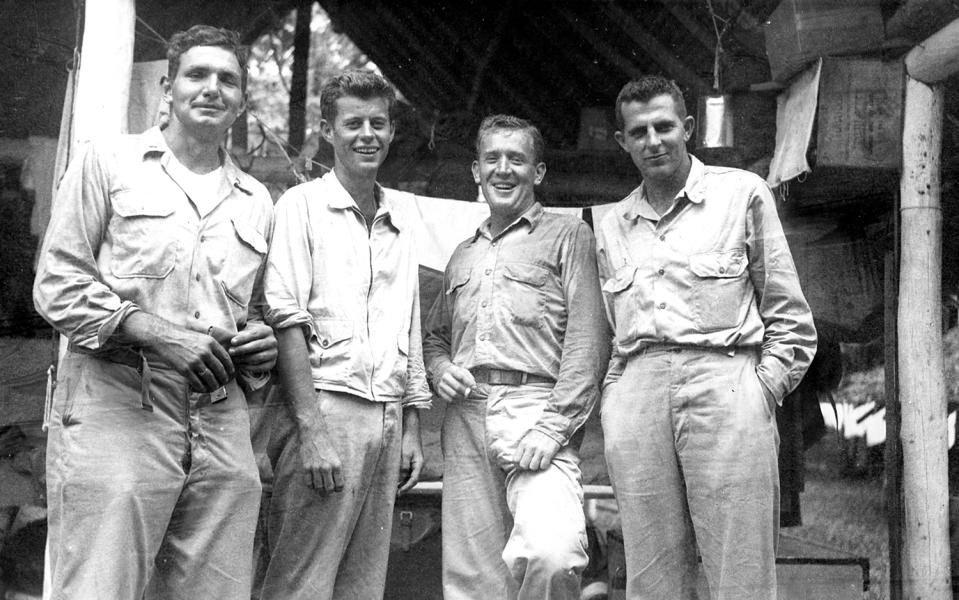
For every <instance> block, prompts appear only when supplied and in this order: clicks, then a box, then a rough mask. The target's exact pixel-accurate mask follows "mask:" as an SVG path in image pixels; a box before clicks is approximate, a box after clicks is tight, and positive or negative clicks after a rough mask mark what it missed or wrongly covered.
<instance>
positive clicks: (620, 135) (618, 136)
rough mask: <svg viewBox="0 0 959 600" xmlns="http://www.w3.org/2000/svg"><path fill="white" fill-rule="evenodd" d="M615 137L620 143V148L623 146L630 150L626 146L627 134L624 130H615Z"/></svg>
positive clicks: (626, 150) (627, 150)
mask: <svg viewBox="0 0 959 600" xmlns="http://www.w3.org/2000/svg"><path fill="white" fill-rule="evenodd" d="M613 138H614V139H615V140H616V143H617V144H619V147H620V148H622V149H623V150H624V151H625V152H627V153H628V152H629V149H628V148H627V147H626V136H625V135H623V132H622V131H616V132H614V133H613Z"/></svg>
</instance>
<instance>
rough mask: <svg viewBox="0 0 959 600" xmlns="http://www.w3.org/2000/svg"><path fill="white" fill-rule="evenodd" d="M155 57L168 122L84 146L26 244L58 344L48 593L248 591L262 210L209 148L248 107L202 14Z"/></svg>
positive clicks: (261, 333) (229, 57)
mask: <svg viewBox="0 0 959 600" xmlns="http://www.w3.org/2000/svg"><path fill="white" fill-rule="evenodd" d="M167 56H168V60H169V65H170V67H169V78H168V79H167V80H166V81H165V82H164V84H163V86H164V99H165V100H166V101H167V102H168V103H169V104H170V117H169V122H168V124H167V126H166V127H165V128H164V129H163V130H162V131H161V130H160V129H158V128H154V129H150V130H148V131H146V132H145V133H143V134H142V135H131V136H122V137H119V138H117V139H113V140H110V141H105V142H97V143H93V144H89V145H87V146H86V147H85V148H84V149H83V150H82V151H81V152H80V154H79V155H78V156H77V157H76V158H75V159H74V160H73V162H72V164H71V166H70V168H69V169H68V171H67V174H66V175H65V177H64V179H63V182H62V183H61V185H60V190H59V193H58V197H57V202H56V204H55V206H54V210H53V216H52V219H51V222H50V227H49V230H48V232H47V235H46V239H45V242H44V246H43V250H42V253H41V256H40V263H39V267H38V270H37V277H36V282H35V286H34V301H35V304H36V307H37V310H38V311H39V312H40V313H41V314H42V315H43V316H44V318H46V319H47V321H49V322H50V323H51V324H52V325H53V326H54V327H56V328H57V330H59V331H60V332H61V333H62V334H63V335H65V336H66V337H67V338H69V341H70V345H69V350H68V352H67V353H66V355H65V356H64V358H63V360H62V361H61V364H60V367H59V377H58V382H57V387H56V392H55V394H54V396H53V400H52V407H51V412H50V418H49V428H50V429H49V437H48V447H47V484H48V489H47V493H48V527H49V533H48V540H47V544H48V547H47V550H48V561H47V565H46V567H47V571H48V580H49V582H50V585H51V586H52V587H49V588H48V589H47V590H46V591H45V597H51V598H56V599H60V598H142V597H144V594H145V590H147V589H148V583H149V590H150V591H149V592H147V596H148V597H157V598H164V599H184V600H185V599H190V598H233V599H236V600H240V599H243V600H246V599H248V598H249V597H250V567H251V561H252V549H253V532H254V530H255V528H256V518H257V507H258V506H259V499H260V482H259V478H258V476H257V468H256V463H255V461H254V458H253V451H252V448H251V444H250V425H249V418H248V416H247V406H246V399H245V396H244V390H243V389H242V388H241V385H240V384H243V385H242V387H243V388H247V389H249V388H250V387H254V388H255V387H258V386H260V385H262V384H264V383H265V380H266V377H268V375H265V374H266V373H268V372H269V370H270V369H271V368H272V367H273V364H274V362H275V359H276V339H275V338H274V336H273V331H272V329H270V327H268V326H266V325H264V324H263V323H262V322H261V317H262V315H261V312H262V295H261V287H260V279H261V272H262V271H261V267H262V266H263V264H264V262H265V259H266V252H267V240H268V239H269V235H270V229H271V227H272V219H273V207H272V202H271V200H270V196H269V194H268V193H267V191H266V189H265V188H264V187H263V186H262V185H260V184H259V183H258V182H257V181H256V180H254V179H253V178H252V177H249V176H248V175H246V174H244V173H243V172H241V171H240V170H239V169H238V168H237V167H236V165H235V164H234V163H233V162H232V161H231V160H230V157H229V155H228V154H227V153H226V152H225V151H224V150H223V149H222V147H221V144H222V142H223V139H224V136H225V134H226V133H227V130H228V129H229V128H230V126H231V125H232V124H233V122H234V121H235V120H236V118H237V117H238V116H239V115H240V114H241V113H242V112H243V110H245V106H246V101H245V97H244V94H245V82H246V71H245V69H246V50H245V48H243V47H242V46H241V45H240V42H239V38H238V36H237V35H236V33H234V32H232V31H227V30H223V29H216V28H213V27H208V26H202V25H198V26H195V27H192V28H191V29H189V30H188V31H185V32H179V33H177V34H175V35H174V36H173V37H172V38H171V40H170V47H169V51H168V53H167ZM238 379H239V383H238Z"/></svg>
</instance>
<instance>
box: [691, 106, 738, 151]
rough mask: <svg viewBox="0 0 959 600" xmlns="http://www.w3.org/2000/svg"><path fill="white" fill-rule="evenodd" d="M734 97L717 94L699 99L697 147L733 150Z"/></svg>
mask: <svg viewBox="0 0 959 600" xmlns="http://www.w3.org/2000/svg"><path fill="white" fill-rule="evenodd" d="M732 99H733V97H732V96H731V95H730V94H721V93H719V92H715V93H712V94H708V95H703V96H700V97H699V103H698V105H697V111H696V117H697V118H696V123H697V125H696V147H697V148H699V149H701V150H702V149H720V148H729V149H731V148H733V147H734V145H735V142H734V139H733V106H732Z"/></svg>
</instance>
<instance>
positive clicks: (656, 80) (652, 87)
mask: <svg viewBox="0 0 959 600" xmlns="http://www.w3.org/2000/svg"><path fill="white" fill-rule="evenodd" d="M664 94H665V95H667V96H669V97H671V98H672V99H673V102H675V103H676V110H677V112H678V113H679V118H680V119H685V118H686V100H685V99H683V92H682V90H680V89H679V86H678V85H676V82H675V81H673V80H672V79H666V78H665V77H663V76H661V75H644V76H642V77H640V78H639V79H634V80H632V81H630V82H629V83H627V84H626V85H624V86H623V89H621V90H619V95H618V96H616V126H617V127H619V129H620V130H622V129H623V127H624V126H625V123H624V121H623V105H624V104H626V103H627V102H649V101H650V100H652V99H653V98H655V97H656V96H662V95H664Z"/></svg>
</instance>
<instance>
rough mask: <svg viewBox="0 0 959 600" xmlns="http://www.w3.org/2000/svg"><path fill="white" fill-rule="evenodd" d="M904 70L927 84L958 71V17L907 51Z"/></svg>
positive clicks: (941, 79) (936, 81)
mask: <svg viewBox="0 0 959 600" xmlns="http://www.w3.org/2000/svg"><path fill="white" fill-rule="evenodd" d="M906 72H907V73H909V76H910V77H912V78H913V79H918V80H919V81H921V82H923V83H926V84H929V85H932V84H934V83H939V82H940V81H944V80H945V79H946V78H948V77H950V76H951V75H953V74H955V73H957V72H959V18H956V19H955V20H953V21H952V22H951V23H949V24H948V25H946V26H945V27H943V28H942V29H940V30H939V31H937V32H936V33H934V34H932V35H931V36H929V38H928V39H926V40H925V41H924V42H922V43H920V44H918V45H917V46H916V47H915V48H913V49H912V50H910V51H909V54H907V55H906Z"/></svg>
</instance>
